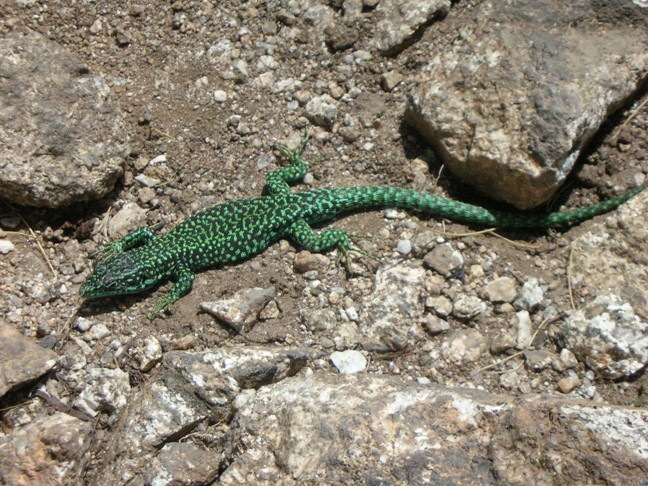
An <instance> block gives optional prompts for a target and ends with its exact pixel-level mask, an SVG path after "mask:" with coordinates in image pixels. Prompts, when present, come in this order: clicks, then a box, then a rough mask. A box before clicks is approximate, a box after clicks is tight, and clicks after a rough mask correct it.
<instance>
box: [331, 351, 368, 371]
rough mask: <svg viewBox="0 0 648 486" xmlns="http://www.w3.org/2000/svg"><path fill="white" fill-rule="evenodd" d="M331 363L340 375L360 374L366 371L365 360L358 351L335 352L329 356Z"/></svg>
mask: <svg viewBox="0 0 648 486" xmlns="http://www.w3.org/2000/svg"><path fill="white" fill-rule="evenodd" d="M330 359H331V363H333V366H335V367H336V368H337V370H338V371H339V372H340V374H342V375H352V374H354V373H361V372H363V371H364V370H366V369H367V358H365V356H364V354H362V353H361V352H360V351H354V350H352V349H350V350H347V351H336V352H335V353H332V354H331V357H330Z"/></svg>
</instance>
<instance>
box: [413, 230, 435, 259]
mask: <svg viewBox="0 0 648 486" xmlns="http://www.w3.org/2000/svg"><path fill="white" fill-rule="evenodd" d="M438 241H439V235H437V234H436V233H434V232H433V231H421V232H420V233H416V234H415V235H414V236H413V237H412V249H413V250H414V254H415V255H416V256H422V255H424V254H425V253H427V252H429V251H430V250H431V249H432V248H434V247H435V246H436V245H437V243H438Z"/></svg>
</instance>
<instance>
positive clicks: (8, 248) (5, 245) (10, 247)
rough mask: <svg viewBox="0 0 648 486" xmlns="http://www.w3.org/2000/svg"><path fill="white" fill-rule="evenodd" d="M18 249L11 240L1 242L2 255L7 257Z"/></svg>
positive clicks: (0, 250) (0, 251)
mask: <svg viewBox="0 0 648 486" xmlns="http://www.w3.org/2000/svg"><path fill="white" fill-rule="evenodd" d="M15 249H16V247H15V246H14V244H13V243H12V242H11V241H9V240H0V253H2V254H3V255H6V254H7V253H9V252H12V251H14V250H15Z"/></svg>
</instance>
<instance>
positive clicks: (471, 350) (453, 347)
mask: <svg viewBox="0 0 648 486" xmlns="http://www.w3.org/2000/svg"><path fill="white" fill-rule="evenodd" d="M487 348H488V345H487V344H486V338H484V336H483V335H482V334H481V333H480V332H479V331H477V330H475V329H459V330H457V331H455V332H453V333H452V334H451V335H450V336H449V337H448V339H447V340H446V341H444V342H443V343H442V344H441V356H443V358H444V359H446V360H447V361H449V362H451V363H454V364H467V363H473V362H475V361H477V360H479V359H480V358H481V356H482V354H484V352H486V350H487Z"/></svg>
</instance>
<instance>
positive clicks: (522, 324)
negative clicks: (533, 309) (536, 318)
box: [514, 311, 533, 350]
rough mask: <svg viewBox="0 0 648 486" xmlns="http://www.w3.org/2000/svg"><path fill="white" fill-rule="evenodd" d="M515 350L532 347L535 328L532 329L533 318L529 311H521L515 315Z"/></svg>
mask: <svg viewBox="0 0 648 486" xmlns="http://www.w3.org/2000/svg"><path fill="white" fill-rule="evenodd" d="M514 323H515V331H516V337H515V349H519V350H522V349H526V348H528V347H529V346H530V345H531V336H532V334H533V328H532V327H531V316H530V315H529V312H528V311H520V312H518V313H516V314H515V319H514Z"/></svg>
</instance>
